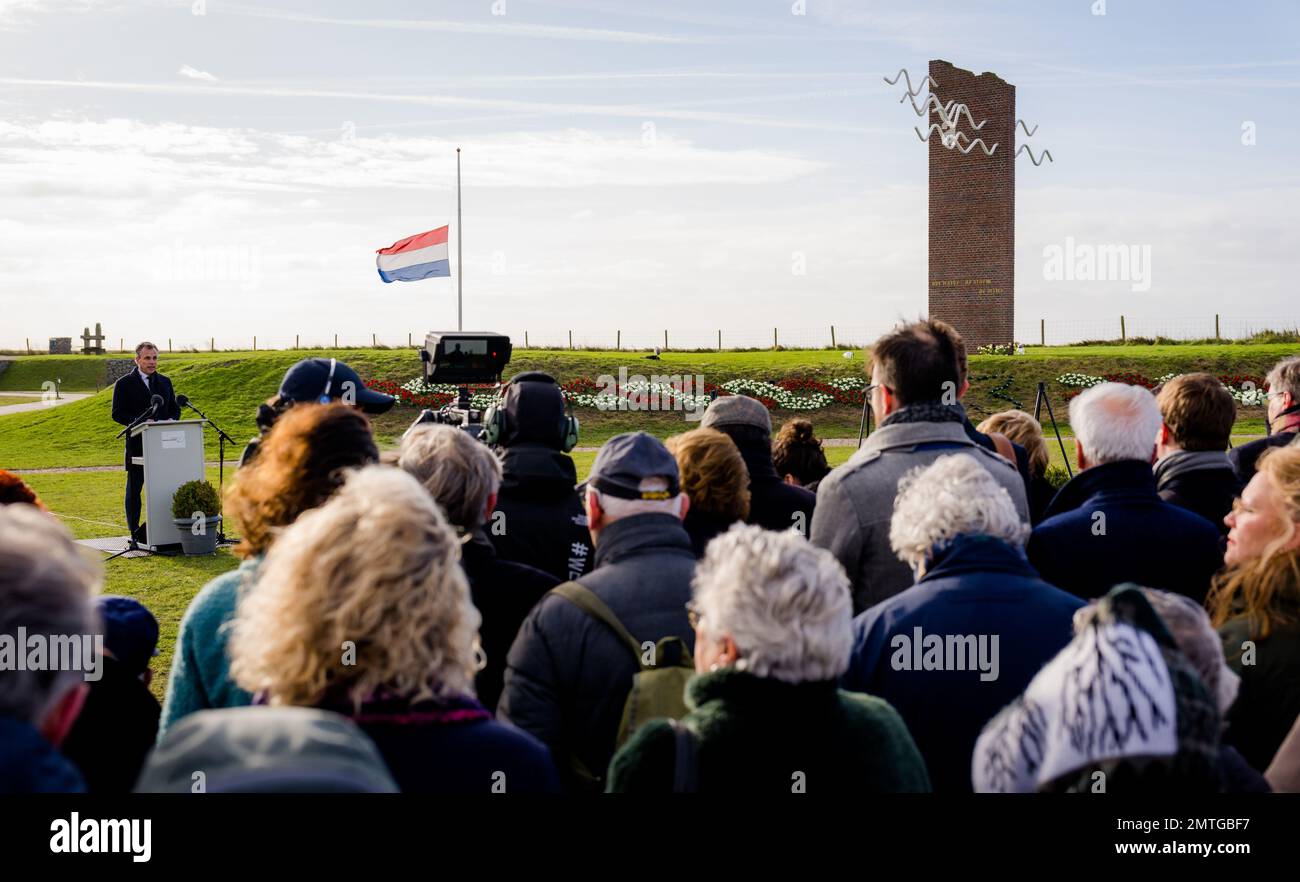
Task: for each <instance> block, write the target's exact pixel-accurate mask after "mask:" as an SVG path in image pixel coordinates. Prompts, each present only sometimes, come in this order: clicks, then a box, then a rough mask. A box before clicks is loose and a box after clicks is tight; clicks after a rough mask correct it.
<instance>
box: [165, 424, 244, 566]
mask: <svg viewBox="0 0 1300 882" xmlns="http://www.w3.org/2000/svg"><path fill="white" fill-rule="evenodd" d="M176 400H177V403H178V404H180V405H181V407H188V408H189V409H190V410H192V411H194V412H195V413H197V414H198V415H199V416H201V417H202V418H203V419H205V420H207V421H208V425H209V426H211V427H212V428H213V429H215V430H216V432H217V498H218V499H222V498H224V497H223V496H222V491H223V490H224V489H225V483H226V442H227V441H229V442H230V443H231V444H234V443H235V439H234V438H231V437H230V436H229V435H227V434H226V431H225V430H224V429H222V428H221V427H220V426H218V425H217V424H216V423H214V422H213V421H212V418H211V417H209V416H208V415H207V414H206V413H204V412H203V411H201V410H199V409H198V408H197V407H195V406H194V405H193V404H190V400H189V399H188V398H185V399H184V400H182V399H181V398H177V399H176ZM225 526H226V519H225V518H222V519H221V520H220V521H219V522H218V526H217V545H218V546H221V545H234V544H235V543H236V542H238V541H239V537H238V536H227V535H226V531H225Z"/></svg>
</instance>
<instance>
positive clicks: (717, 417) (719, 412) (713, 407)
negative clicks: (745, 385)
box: [700, 395, 772, 435]
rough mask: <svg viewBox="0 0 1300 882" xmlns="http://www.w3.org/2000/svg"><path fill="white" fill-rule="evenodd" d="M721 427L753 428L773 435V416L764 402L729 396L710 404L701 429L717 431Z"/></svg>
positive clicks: (701, 423) (701, 422)
mask: <svg viewBox="0 0 1300 882" xmlns="http://www.w3.org/2000/svg"><path fill="white" fill-rule="evenodd" d="M719 426H753V427H754V428H756V429H762V430H763V431H765V432H767V434H769V435H770V434H772V415H771V414H770V413H768V412H767V408H766V407H764V406H763V402H761V401H759V400H758V399H757V398H750V397H749V396H748V395H728V396H725V397H719V398H716V399H714V400H713V401H711V402H710V403H709V407H708V410H706V411H704V419H702V420H700V427H701V428H704V429H709V428H713V429H716V428H718V427H719Z"/></svg>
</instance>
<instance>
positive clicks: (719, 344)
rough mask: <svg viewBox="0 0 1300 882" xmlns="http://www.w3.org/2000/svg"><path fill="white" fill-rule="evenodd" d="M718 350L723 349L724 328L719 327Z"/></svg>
mask: <svg viewBox="0 0 1300 882" xmlns="http://www.w3.org/2000/svg"><path fill="white" fill-rule="evenodd" d="M718 351H719V352H721V351H722V329H721V328H719V329H718Z"/></svg>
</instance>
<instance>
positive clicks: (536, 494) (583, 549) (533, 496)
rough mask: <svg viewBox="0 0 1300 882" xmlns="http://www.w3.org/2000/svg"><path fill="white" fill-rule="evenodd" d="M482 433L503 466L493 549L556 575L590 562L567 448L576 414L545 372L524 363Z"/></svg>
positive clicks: (579, 570)
mask: <svg viewBox="0 0 1300 882" xmlns="http://www.w3.org/2000/svg"><path fill="white" fill-rule="evenodd" d="M485 432H486V433H487V434H486V435H485V440H489V441H490V442H491V443H493V444H494V445H495V446H497V447H499V448H500V455H501V468H502V472H503V476H502V481H501V490H500V493H499V495H498V497H497V506H496V515H495V517H494V520H493V521H492V522H491V523H489V524H488V534H489V536H490V538H491V540H492V544H493V545H494V546H495V547H496V550H497V554H498V555H499V556H500V557H501V558H502V559H504V560H510V561H515V562H517V563H522V564H527V565H529V566H532V567H536V568H537V569H539V570H544V571H545V572H548V573H551V574H552V575H554V576H555V577H556V578H557V579H559V580H561V581H569V580H571V579H577V578H578V577H579V576H582V575H584V574H585V573H587V572H588V571H590V570H591V565H592V560H591V559H592V549H591V534H590V533H589V532H588V531H587V515H586V512H585V511H584V510H583V507H582V500H581V499H580V498H579V496H578V493H577V490H576V489H575V484H576V483H577V469H576V468H575V466H574V464H573V458H572V457H570V456H569V455H568V451H569V450H571V449H573V446H574V444H576V443H577V421H576V420H574V419H573V418H572V417H571V416H568V415H566V413H565V407H564V393H563V391H562V390H561V389H560V387H559V385H558V384H556V382H555V379H554V378H553V377H551V376H550V375H549V374H544V373H541V372H539V371H529V372H526V373H522V374H519V375H518V376H516V377H514V378H513V379H512V380H511V381H510V382H509V384H508V385H507V386H506V390H505V398H504V400H503V401H502V403H501V405H500V406H498V407H497V408H496V412H495V417H494V425H489V426H485Z"/></svg>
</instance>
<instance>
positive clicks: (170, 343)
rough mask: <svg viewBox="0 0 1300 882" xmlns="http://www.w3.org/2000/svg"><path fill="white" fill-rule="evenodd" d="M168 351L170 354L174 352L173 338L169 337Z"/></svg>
mask: <svg viewBox="0 0 1300 882" xmlns="http://www.w3.org/2000/svg"><path fill="white" fill-rule="evenodd" d="M167 351H168V352H171V351H172V338H171V337H168V338H167Z"/></svg>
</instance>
